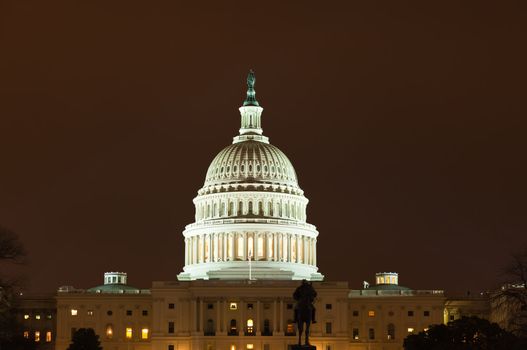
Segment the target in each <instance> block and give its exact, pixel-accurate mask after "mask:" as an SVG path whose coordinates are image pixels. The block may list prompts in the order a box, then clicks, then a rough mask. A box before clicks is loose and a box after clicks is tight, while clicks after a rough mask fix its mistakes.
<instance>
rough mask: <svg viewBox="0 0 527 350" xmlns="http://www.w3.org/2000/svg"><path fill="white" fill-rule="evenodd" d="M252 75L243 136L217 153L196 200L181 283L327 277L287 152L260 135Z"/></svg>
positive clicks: (259, 111) (186, 234)
mask: <svg viewBox="0 0 527 350" xmlns="http://www.w3.org/2000/svg"><path fill="white" fill-rule="evenodd" d="M254 82H255V78H254V74H253V73H252V72H250V73H249V76H248V78H247V84H248V90H247V98H246V99H245V101H244V103H243V106H242V107H240V108H239V110H240V115H241V128H240V130H239V132H240V134H239V135H238V136H236V137H234V139H233V143H232V144H231V145H229V146H227V147H225V148H224V149H223V150H221V151H220V152H219V153H218V155H217V156H216V157H215V158H214V160H213V161H212V163H211V164H210V166H209V168H208V170H207V175H206V177H205V182H204V184H203V187H202V188H201V189H200V190H198V195H197V196H196V198H194V205H195V207H196V214H195V222H194V223H191V224H189V225H187V226H186V227H185V231H184V232H183V236H184V237H185V266H184V267H183V272H182V273H180V274H179V275H178V279H179V280H183V281H189V280H196V279H224V280H228V279H231V280H240V279H249V280H250V279H279V280H284V279H286V280H295V279H296V280H298V279H307V280H312V281H317V280H322V279H323V276H322V275H321V274H320V273H319V272H317V271H318V268H317V266H316V240H317V236H318V231H317V230H316V227H315V226H313V225H311V224H309V223H307V222H306V207H307V203H308V199H307V198H306V197H305V196H304V192H303V191H302V189H301V188H300V187H299V185H298V180H297V176H296V173H295V169H294V168H293V165H292V164H291V161H290V160H289V159H288V158H287V156H286V155H285V154H284V153H283V152H282V151H280V150H279V149H278V148H277V147H275V146H273V145H271V144H270V143H269V139H268V138H267V137H266V136H264V135H263V130H262V127H261V115H262V111H263V108H262V107H260V105H259V103H258V101H256V94H255V91H254Z"/></svg>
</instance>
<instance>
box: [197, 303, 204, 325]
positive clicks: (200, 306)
mask: <svg viewBox="0 0 527 350" xmlns="http://www.w3.org/2000/svg"><path fill="white" fill-rule="evenodd" d="M203 316H204V315H203V299H200V300H199V327H198V332H203Z"/></svg>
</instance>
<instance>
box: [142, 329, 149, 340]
mask: <svg viewBox="0 0 527 350" xmlns="http://www.w3.org/2000/svg"><path fill="white" fill-rule="evenodd" d="M148 332H149V330H148V328H143V329H141V339H148Z"/></svg>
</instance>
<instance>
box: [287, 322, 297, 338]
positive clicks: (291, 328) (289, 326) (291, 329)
mask: <svg viewBox="0 0 527 350" xmlns="http://www.w3.org/2000/svg"><path fill="white" fill-rule="evenodd" d="M285 333H286V335H295V333H296V332H295V323H294V322H293V320H287V328H286V330H285Z"/></svg>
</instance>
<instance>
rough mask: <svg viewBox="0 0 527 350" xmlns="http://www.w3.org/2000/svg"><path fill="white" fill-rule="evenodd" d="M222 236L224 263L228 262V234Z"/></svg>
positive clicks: (224, 233)
mask: <svg viewBox="0 0 527 350" xmlns="http://www.w3.org/2000/svg"><path fill="white" fill-rule="evenodd" d="M221 236H222V239H223V261H227V233H226V232H223V233H222V234H221Z"/></svg>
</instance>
